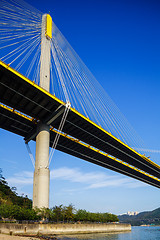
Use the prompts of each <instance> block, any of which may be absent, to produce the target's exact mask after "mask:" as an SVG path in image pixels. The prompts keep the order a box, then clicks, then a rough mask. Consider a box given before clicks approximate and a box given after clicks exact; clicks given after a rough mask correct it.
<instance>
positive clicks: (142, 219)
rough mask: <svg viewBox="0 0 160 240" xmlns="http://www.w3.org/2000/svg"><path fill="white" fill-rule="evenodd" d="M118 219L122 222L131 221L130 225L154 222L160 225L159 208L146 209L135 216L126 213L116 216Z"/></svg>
mask: <svg viewBox="0 0 160 240" xmlns="http://www.w3.org/2000/svg"><path fill="white" fill-rule="evenodd" d="M118 218H119V221H120V222H122V223H124V222H127V223H131V224H132V225H135V226H139V225H145V224H146V225H147V224H154V225H160V208H157V209H155V210H153V211H146V212H141V213H139V214H137V215H136V216H129V215H127V214H124V215H120V216H118Z"/></svg>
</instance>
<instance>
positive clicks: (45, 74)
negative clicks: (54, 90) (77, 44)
mask: <svg viewBox="0 0 160 240" xmlns="http://www.w3.org/2000/svg"><path fill="white" fill-rule="evenodd" d="M48 19H49V20H48ZM47 21H50V22H47ZM51 21H52V20H51V17H50V16H49V15H48V14H44V15H43V16H42V33H41V68H40V86H41V87H42V88H44V89H45V90H47V91H49V89H50V39H51V33H48V31H50V32H51V31H52V29H51V28H52V26H51ZM48 25H49V26H48ZM49 143H50V127H49V126H48V125H47V124H44V123H42V122H40V123H39V124H38V126H37V137H36V162H35V171H34V182H33V208H35V207H38V208H42V207H46V208H49V183H50V171H49Z"/></svg>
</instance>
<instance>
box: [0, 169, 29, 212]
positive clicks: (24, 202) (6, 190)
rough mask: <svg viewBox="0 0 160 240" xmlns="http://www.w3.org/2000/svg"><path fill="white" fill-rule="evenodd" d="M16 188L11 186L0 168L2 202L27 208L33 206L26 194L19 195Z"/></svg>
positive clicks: (0, 196)
mask: <svg viewBox="0 0 160 240" xmlns="http://www.w3.org/2000/svg"><path fill="white" fill-rule="evenodd" d="M16 190H17V189H16V188H15V187H12V188H10V187H9V186H8V183H7V181H6V180H5V178H4V177H3V175H2V169H0V204H4V203H5V204H13V205H18V206H21V207H25V208H30V209H31V208H32V201H31V200H30V199H28V197H27V195H26V196H18V195H17V193H16Z"/></svg>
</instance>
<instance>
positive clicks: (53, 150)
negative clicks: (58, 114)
mask: <svg viewBox="0 0 160 240" xmlns="http://www.w3.org/2000/svg"><path fill="white" fill-rule="evenodd" d="M70 107H71V104H70V102H67V103H66V105H65V110H64V113H63V115H62V119H61V122H60V124H59V127H58V132H62V130H63V127H64V124H65V121H66V119H67V115H68V113H69V110H70ZM58 132H57V134H56V136H55V139H54V141H53V144H52V148H51V151H50V154H49V165H50V163H51V160H52V158H53V154H54V152H55V149H56V146H57V144H58V140H59V138H60V134H58ZM49 165H48V166H47V167H49Z"/></svg>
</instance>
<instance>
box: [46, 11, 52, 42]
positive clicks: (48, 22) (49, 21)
mask: <svg viewBox="0 0 160 240" xmlns="http://www.w3.org/2000/svg"><path fill="white" fill-rule="evenodd" d="M45 35H46V38H48V39H51V38H52V18H51V16H50V15H49V14H47V16H46V32H45Z"/></svg>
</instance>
